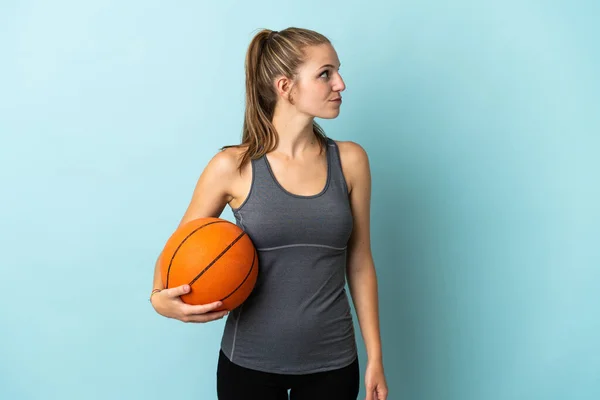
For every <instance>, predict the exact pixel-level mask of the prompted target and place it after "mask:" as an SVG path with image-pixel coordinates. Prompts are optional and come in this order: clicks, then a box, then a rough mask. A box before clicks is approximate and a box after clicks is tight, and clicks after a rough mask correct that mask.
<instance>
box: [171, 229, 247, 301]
mask: <svg viewBox="0 0 600 400" xmlns="http://www.w3.org/2000/svg"><path fill="white" fill-rule="evenodd" d="M160 270H161V276H162V281H163V285H164V287H165V288H173V287H176V286H180V285H184V284H189V285H190V289H191V290H190V291H189V292H188V293H186V294H184V295H182V296H181V300H183V301H184V302H185V303H188V304H208V303H212V302H215V301H222V302H223V305H222V306H221V307H219V308H218V309H216V310H215V311H221V310H229V311H231V310H233V309H234V308H236V307H238V306H239V305H240V304H242V303H243V302H244V301H245V300H246V299H247V298H248V296H249V295H250V292H252V289H254V285H255V284H256V278H257V276H258V255H257V253H256V249H255V248H254V245H253V243H252V241H251V240H250V238H249V237H248V235H247V234H246V232H244V231H243V230H242V229H241V228H239V227H238V226H237V225H235V224H233V223H231V222H229V221H226V220H224V219H221V218H198V219H195V220H193V221H189V222H187V223H185V224H183V225H181V226H180V227H179V228H178V229H177V230H175V232H174V233H173V234H172V235H171V237H170V238H169V240H167V243H166V245H165V248H164V250H163V253H162V256H161V258H160Z"/></svg>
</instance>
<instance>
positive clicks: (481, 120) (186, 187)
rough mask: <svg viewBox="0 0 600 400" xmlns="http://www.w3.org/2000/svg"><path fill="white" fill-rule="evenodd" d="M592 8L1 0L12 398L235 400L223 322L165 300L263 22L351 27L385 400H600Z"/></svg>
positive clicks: (5, 323) (238, 113) (2, 173)
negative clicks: (163, 271) (167, 280)
mask: <svg viewBox="0 0 600 400" xmlns="http://www.w3.org/2000/svg"><path fill="white" fill-rule="evenodd" d="M599 16H600V3H598V2H596V1H563V2H559V1H527V2H523V1H516V0H509V1H502V2H499V1H498V2H492V1H464V0H458V1H455V2H452V3H448V2H446V1H441V0H440V1H424V0H419V1H410V2H407V1H394V2H392V1H369V2H367V3H365V2H358V1H349V0H343V1H341V0H332V1H329V2H321V1H302V2H282V1H258V2H242V1H237V2H234V1H221V2H207V1H204V2H198V1H178V2H167V1H97V0H93V1H92V0H88V1H54V2H43V1H6V0H5V1H3V2H2V5H1V6H0V49H1V52H0V57H1V62H0V84H1V85H0V93H1V95H0V134H1V135H2V136H1V138H2V141H1V143H2V144H1V146H0V156H1V158H0V179H1V184H2V196H1V205H2V206H1V207H0V218H1V225H0V226H1V227H2V228H1V232H0V246H1V254H2V257H1V261H0V267H1V271H0V272H1V277H2V279H1V282H2V284H1V285H2V289H1V290H0V321H1V322H0V323H1V329H0V398H2V399H144V400H151V399H164V398H172V397H174V398H178V399H182V400H183V399H215V398H216V391H215V371H216V361H217V351H218V346H219V341H220V335H221V332H222V329H223V324H224V320H221V321H217V322H214V323H211V324H184V323H181V322H178V321H174V320H168V319H166V318H162V317H160V316H159V315H158V314H156V313H155V312H154V310H153V309H152V307H151V306H150V304H149V303H148V301H147V298H148V295H149V292H150V289H151V287H152V276H153V268H154V262H155V260H156V257H157V255H158V253H159V251H160V250H161V248H162V246H163V244H164V242H165V241H166V239H167V238H168V236H169V235H170V234H171V232H172V231H173V229H175V227H176V226H177V224H178V222H179V219H180V218H181V216H182V214H183V212H184V210H185V208H186V207H187V204H188V202H189V200H190V197H191V193H192V190H193V187H194V185H195V182H196V180H197V178H198V176H199V174H200V172H201V171H202V169H203V168H204V166H205V165H206V163H207V162H208V160H209V159H210V157H212V155H214V154H215V152H217V150H218V148H219V147H220V146H222V145H225V144H233V143H238V142H239V140H240V133H241V125H242V117H243V105H244V97H243V95H244V92H243V90H244V70H243V62H244V56H245V52H246V49H247V46H248V44H249V42H250V40H251V38H252V36H253V35H254V34H255V33H256V32H257V31H258V29H259V28H263V27H264V28H269V29H276V30H282V29H284V28H286V27H288V26H299V27H305V28H310V29H315V30H317V31H319V32H321V33H323V34H325V35H326V36H328V37H329V38H330V39H331V40H332V42H333V44H334V46H335V48H336V50H337V52H338V55H339V58H340V61H341V62H342V68H341V70H340V73H341V74H342V76H343V78H344V79H345V81H346V84H347V90H346V92H345V95H344V104H343V105H342V111H341V114H340V116H339V117H338V118H337V119H335V120H318V122H320V123H321V124H322V126H323V127H324V128H325V130H326V132H327V134H328V135H329V136H330V137H333V138H335V139H338V140H353V141H356V142H358V143H360V144H361V145H362V146H363V147H364V148H365V149H366V150H367V152H368V153H369V156H370V160H371V168H372V175H373V198H372V240H373V252H374V257H375V263H376V267H377V270H378V275H379V284H380V287H379V289H380V298H381V305H380V307H381V329H382V339H383V346H384V362H385V369H386V374H387V378H388V383H389V387H390V397H389V398H390V399H393V400H396V399H406V400H409V399H410V400H413V399H414V400H417V399H419V400H421V399H422V400H442V399H443V400H459V399H460V400H471V399H472V400H483V399H485V400H513V399H527V400H532V399H543V400H551V399H552V400H553V399H557V400H558V399H560V400H564V399H570V400H583V399H586V400H588V399H589V400H592V399H598V398H600V382H599V379H600V378H599V371H600V339H599V338H600V317H599V313H598V307H599V305H600V295H599V294H598V287H599V284H600V250H599V248H600V246H599V244H598V242H599V237H600V229H599V226H600V187H599V186H600V183H599V176H598V175H599V171H600V158H599V150H600V139H599V134H600V113H599V109H600V96H599V92H600V74H599V72H598V71H600V46H599V45H598V38H599V37H600V28H599V25H598V17H599ZM222 216H223V218H226V219H229V220H233V218H232V214H231V212H230V211H229V209H228V208H227V209H226V211H225V212H224V214H223V215H222ZM357 328H358V326H357ZM357 332H358V331H357ZM358 343H359V348H360V361H361V375H362V374H363V373H364V367H365V362H366V355H365V352H364V344H363V342H362V338H361V337H360V336H359V337H358ZM363 379H364V375H363V376H361V386H362V387H361V398H364V397H362V396H364V383H363Z"/></svg>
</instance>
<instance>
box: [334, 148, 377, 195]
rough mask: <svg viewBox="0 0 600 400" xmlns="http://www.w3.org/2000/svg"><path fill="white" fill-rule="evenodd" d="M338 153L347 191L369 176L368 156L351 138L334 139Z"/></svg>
mask: <svg viewBox="0 0 600 400" xmlns="http://www.w3.org/2000/svg"><path fill="white" fill-rule="evenodd" d="M335 143H336V144H337V147H338V149H339V153H340V162H341V164H342V170H343V173H344V177H345V178H346V182H347V184H348V189H349V191H352V187H354V186H356V184H357V183H359V184H360V183H361V182H362V181H364V180H365V179H368V178H369V175H370V171H369V156H368V154H367V152H366V150H365V149H364V148H363V147H362V146H361V145H360V144H358V143H356V142H353V141H351V140H346V141H341V140H335Z"/></svg>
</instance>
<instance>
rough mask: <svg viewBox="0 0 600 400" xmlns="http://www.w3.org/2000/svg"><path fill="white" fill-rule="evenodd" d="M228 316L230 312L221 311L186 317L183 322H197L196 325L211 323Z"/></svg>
mask: <svg viewBox="0 0 600 400" xmlns="http://www.w3.org/2000/svg"><path fill="white" fill-rule="evenodd" d="M227 314H229V312H228V311H219V312H213V313H206V314H201V315H189V316H186V317H184V318H183V319H182V321H183V322H196V323H203V322H210V321H214V320H217V319H221V318H223V317H224V316H226V315H227Z"/></svg>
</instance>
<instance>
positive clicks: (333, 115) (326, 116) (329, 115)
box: [315, 108, 340, 119]
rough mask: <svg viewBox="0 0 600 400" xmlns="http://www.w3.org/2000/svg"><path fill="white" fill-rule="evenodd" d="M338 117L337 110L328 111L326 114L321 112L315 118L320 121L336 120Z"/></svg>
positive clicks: (338, 110)
mask: <svg viewBox="0 0 600 400" xmlns="http://www.w3.org/2000/svg"><path fill="white" fill-rule="evenodd" d="M338 115H340V109H339V108H338V109H337V110H335V111H328V112H322V113H319V114H316V115H315V117H317V118H321V119H334V118H337V116H338Z"/></svg>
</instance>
